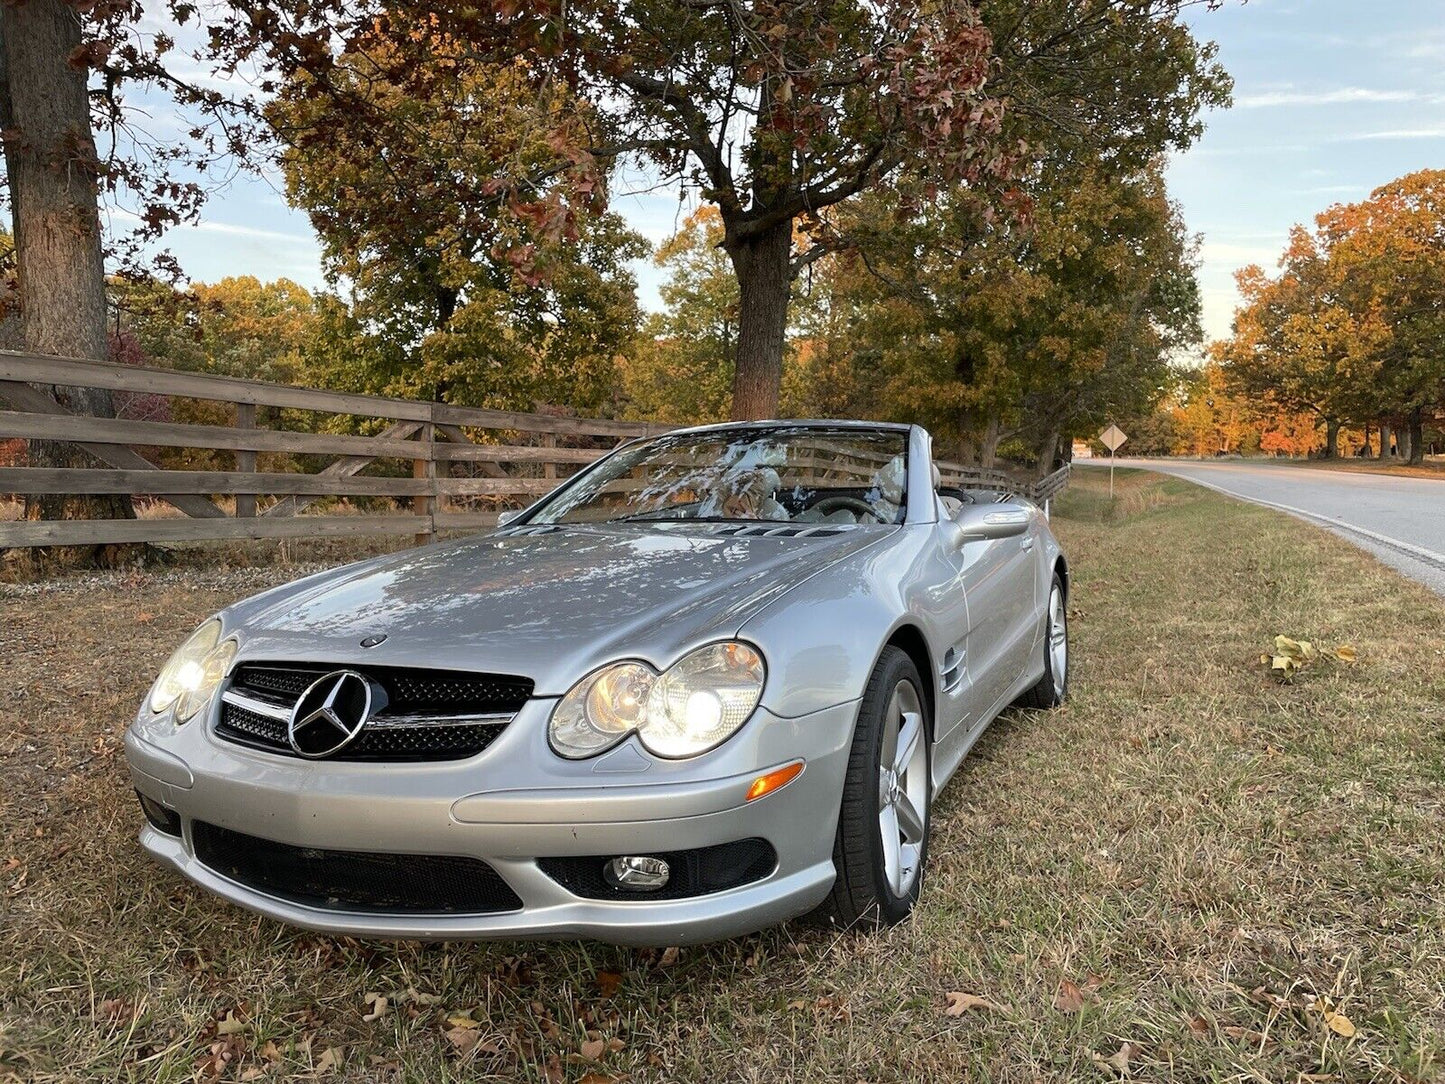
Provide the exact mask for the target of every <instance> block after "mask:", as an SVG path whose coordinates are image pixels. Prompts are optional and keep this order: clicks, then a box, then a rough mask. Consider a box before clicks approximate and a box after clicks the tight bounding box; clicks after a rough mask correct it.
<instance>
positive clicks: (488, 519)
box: [433, 512, 497, 531]
mask: <svg viewBox="0 0 1445 1084" xmlns="http://www.w3.org/2000/svg"><path fill="white" fill-rule="evenodd" d="M433 518H434V520H435V522H436V529H437V530H439V531H466V530H473V529H476V528H478V527H495V526H496V525H497V513H496V512H438V513H437V514H436V516H435V517H433Z"/></svg>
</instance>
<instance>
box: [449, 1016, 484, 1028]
mask: <svg viewBox="0 0 1445 1084" xmlns="http://www.w3.org/2000/svg"><path fill="white" fill-rule="evenodd" d="M447 1023H448V1024H450V1025H451V1026H452V1027H454V1028H474V1027H477V1026H478V1025H477V1022H476V1021H475V1020H473V1019H472V1014H471V1013H469V1012H454V1013H452V1014H451V1015H450V1016H448V1017H447Z"/></svg>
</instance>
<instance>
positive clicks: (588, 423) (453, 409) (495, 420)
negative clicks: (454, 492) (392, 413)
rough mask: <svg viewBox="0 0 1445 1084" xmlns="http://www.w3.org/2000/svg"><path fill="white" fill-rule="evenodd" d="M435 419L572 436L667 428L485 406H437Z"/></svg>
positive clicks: (632, 433)
mask: <svg viewBox="0 0 1445 1084" xmlns="http://www.w3.org/2000/svg"><path fill="white" fill-rule="evenodd" d="M434 410H435V414H434V417H435V420H436V421H438V422H445V423H447V424H448V425H470V426H472V427H473V428H475V429H516V430H519V431H520V432H523V433H560V434H567V435H571V436H598V437H641V436H647V435H648V434H649V433H653V432H656V433H661V432H665V431H666V430H667V428H668V427H667V426H658V425H653V424H651V423H649V422H619V421H611V420H606V419H599V418H569V417H563V416H559V415H554V414H528V413H526V412H524V411H520V410H488V409H485V408H482V407H463V406H453V405H452V404H451V403H437V404H435V407H434Z"/></svg>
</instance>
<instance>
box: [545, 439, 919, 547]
mask: <svg viewBox="0 0 1445 1084" xmlns="http://www.w3.org/2000/svg"><path fill="white" fill-rule="evenodd" d="M907 483H908V432H907V430H905V429H851V428H843V427H837V428H833V427H823V426H778V427H777V428H767V429H759V428H746V429H718V430H712V431H709V432H702V433H677V434H671V435H668V436H662V437H658V438H657V439H655V440H651V441H648V442H647V443H645V444H639V445H637V446H636V447H632V448H627V449H624V450H623V451H621V452H619V453H617V455H615V456H613V457H612V458H610V459H609V460H607V461H606V462H605V463H603V464H601V465H599V466H598V467H597V469H596V470H594V471H592V472H590V473H589V474H588V475H587V476H586V477H584V478H582V479H581V480H579V481H578V482H577V483H576V484H574V485H572V486H570V487H568V488H567V489H566V490H565V491H564V492H562V493H559V494H558V495H557V496H556V497H553V498H552V499H551V500H549V501H548V502H547V503H546V504H544V505H543V506H542V507H541V508H540V509H539V510H538V511H537V512H536V513H535V514H533V515H532V516H531V517H530V520H529V522H532V523H605V522H616V521H623V520H626V521H632V522H642V521H658V520H705V521H735V520H736V521H767V522H790V523H835V524H848V523H902V522H903V510H904V506H905V504H906V503H907V494H908V486H907Z"/></svg>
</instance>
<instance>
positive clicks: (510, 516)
mask: <svg viewBox="0 0 1445 1084" xmlns="http://www.w3.org/2000/svg"><path fill="white" fill-rule="evenodd" d="M525 511H526V509H525V508H508V509H507V510H506V511H505V512H499V513H498V514H497V526H498V527H505V526H506V525H507V524H509V523H515V522H516V521H517V518H518V517H519V516H521V514H522V513H523V512H525Z"/></svg>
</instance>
